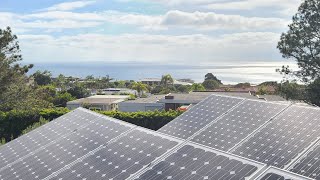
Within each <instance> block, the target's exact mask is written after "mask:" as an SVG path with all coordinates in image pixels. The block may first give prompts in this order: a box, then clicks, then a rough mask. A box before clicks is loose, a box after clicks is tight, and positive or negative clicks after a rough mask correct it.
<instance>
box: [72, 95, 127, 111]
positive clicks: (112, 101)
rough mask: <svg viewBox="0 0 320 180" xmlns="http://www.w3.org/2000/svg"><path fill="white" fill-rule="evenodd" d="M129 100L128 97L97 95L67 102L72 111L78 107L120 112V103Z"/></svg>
mask: <svg viewBox="0 0 320 180" xmlns="http://www.w3.org/2000/svg"><path fill="white" fill-rule="evenodd" d="M128 98H129V96H127V95H95V96H91V97H88V98H81V99H77V100H74V101H69V102H67V108H68V109H70V110H73V109H76V108H78V107H86V108H88V109H97V110H103V111H113V110H118V103H120V102H122V101H125V100H127V99H128Z"/></svg>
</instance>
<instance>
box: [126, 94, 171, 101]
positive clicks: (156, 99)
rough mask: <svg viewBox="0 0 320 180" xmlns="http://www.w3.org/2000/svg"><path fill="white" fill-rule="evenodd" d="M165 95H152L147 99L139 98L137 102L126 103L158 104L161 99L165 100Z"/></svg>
mask: <svg viewBox="0 0 320 180" xmlns="http://www.w3.org/2000/svg"><path fill="white" fill-rule="evenodd" d="M164 96H165V95H151V96H149V97H147V98H137V99H135V100H128V101H125V103H156V102H157V101H158V100H159V99H161V98H163V97H164Z"/></svg>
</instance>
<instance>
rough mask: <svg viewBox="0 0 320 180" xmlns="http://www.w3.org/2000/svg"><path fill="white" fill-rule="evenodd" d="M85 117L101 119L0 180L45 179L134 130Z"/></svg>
mask: <svg viewBox="0 0 320 180" xmlns="http://www.w3.org/2000/svg"><path fill="white" fill-rule="evenodd" d="M86 114H87V115H90V116H91V117H98V118H97V119H94V120H90V121H92V122H91V123H90V124H88V126H86V127H84V128H82V129H78V130H77V131H75V132H73V133H72V134H69V135H68V136H65V137H63V138H62V139H60V140H59V141H57V142H55V143H53V144H50V145H49V146H47V147H45V148H42V149H41V150H38V151H37V152H35V153H33V154H32V155H31V156H28V157H26V158H24V159H21V160H20V162H18V163H16V164H13V165H12V166H10V167H9V168H8V169H7V170H5V171H2V172H0V179H43V178H45V177H47V176H49V175H51V174H52V173H53V172H55V171H57V170H59V169H61V168H63V167H64V166H66V165H68V164H69V163H71V162H73V161H75V160H77V159H78V158H80V157H82V156H85V155H86V154H88V153H89V152H90V151H92V150H94V149H96V148H98V147H99V146H101V145H104V144H106V143H108V142H109V141H110V140H112V139H113V138H115V137H117V136H119V135H120V134H122V133H124V132H126V131H128V130H129V129H131V128H132V127H134V126H132V125H127V124H125V125H123V123H118V122H115V121H111V120H108V118H101V117H99V116H95V115H94V114H90V113H86ZM119 122H120V121H119ZM61 123H63V122H61Z"/></svg>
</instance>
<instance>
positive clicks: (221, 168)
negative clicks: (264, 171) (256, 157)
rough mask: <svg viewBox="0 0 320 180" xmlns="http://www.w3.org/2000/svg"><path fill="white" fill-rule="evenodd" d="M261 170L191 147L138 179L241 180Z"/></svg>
mask: <svg viewBox="0 0 320 180" xmlns="http://www.w3.org/2000/svg"><path fill="white" fill-rule="evenodd" d="M261 167H262V166H260V167H258V166H256V165H254V164H251V163H246V161H240V160H239V159H234V158H232V157H228V156H227V155H222V154H218V153H215V152H213V151H209V150H206V149H203V148H199V147H195V146H193V145H191V144H189V145H185V146H183V147H182V148H180V149H178V150H177V151H176V152H175V153H173V154H171V155H170V156H169V157H167V158H166V159H165V160H163V161H161V162H159V163H157V164H156V165H154V166H153V167H151V168H150V169H148V170H147V171H146V172H144V173H143V174H142V175H140V176H139V177H138V178H137V179H145V180H150V179H159V180H160V179H183V180H185V179H201V180H205V179H214V180H216V179H219V180H239V179H245V178H248V177H250V176H251V175H252V174H253V173H255V172H256V171H257V170H258V169H259V168H261Z"/></svg>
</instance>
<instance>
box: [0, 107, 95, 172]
mask: <svg viewBox="0 0 320 180" xmlns="http://www.w3.org/2000/svg"><path fill="white" fill-rule="evenodd" d="M95 118H96V116H94V115H92V114H90V113H87V112H85V111H84V110H81V109H77V110H75V111H73V112H70V113H68V114H66V115H64V116H61V117H60V118H58V119H56V120H53V121H51V122H50V123H47V124H45V125H43V126H41V127H39V128H37V129H35V130H33V131H31V132H29V133H27V134H26V135H24V136H21V137H19V138H17V139H15V140H13V141H11V142H9V143H7V144H5V145H3V146H1V147H0V169H1V168H3V167H4V166H6V165H7V164H9V163H12V162H13V161H15V160H18V159H19V158H22V157H23V156H25V155H27V154H29V153H31V152H32V151H34V150H36V149H38V148H41V147H42V146H45V145H47V144H49V143H51V142H52V141H55V140H57V139H58V138H61V137H62V136H65V135H67V134H70V133H72V132H73V131H74V130H76V129H77V128H79V127H81V126H83V125H85V124H88V123H91V122H92V121H93V120H94V119H95Z"/></svg>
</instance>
